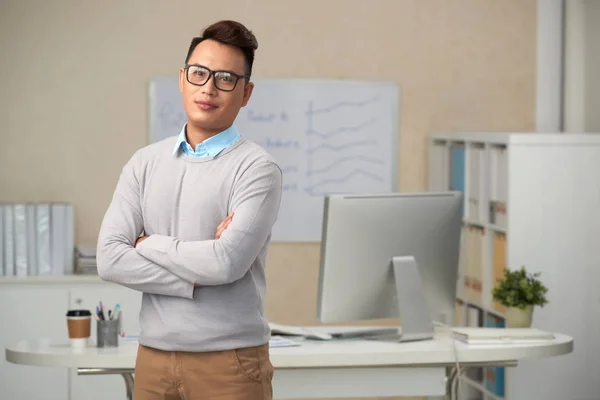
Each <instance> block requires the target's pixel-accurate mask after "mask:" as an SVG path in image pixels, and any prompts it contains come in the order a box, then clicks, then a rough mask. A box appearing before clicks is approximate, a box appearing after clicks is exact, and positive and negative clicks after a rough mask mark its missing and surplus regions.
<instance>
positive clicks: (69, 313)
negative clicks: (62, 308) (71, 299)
mask: <svg viewBox="0 0 600 400" xmlns="http://www.w3.org/2000/svg"><path fill="white" fill-rule="evenodd" d="M91 316H92V313H91V312H90V310H69V311H67V317H91Z"/></svg>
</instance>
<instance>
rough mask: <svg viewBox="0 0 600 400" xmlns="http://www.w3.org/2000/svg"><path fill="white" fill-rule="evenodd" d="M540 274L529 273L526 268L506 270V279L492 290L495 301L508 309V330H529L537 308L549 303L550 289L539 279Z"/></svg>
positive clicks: (506, 317)
mask: <svg viewBox="0 0 600 400" xmlns="http://www.w3.org/2000/svg"><path fill="white" fill-rule="evenodd" d="M539 276H540V273H539V272H538V273H535V274H532V273H529V272H527V269H526V268H525V266H522V267H521V269H516V270H512V271H511V270H509V269H508V268H506V269H505V270H504V278H503V279H499V280H498V284H497V285H496V287H494V289H493V290H492V296H493V298H494V300H495V301H497V302H498V303H500V304H502V305H503V306H505V307H506V311H505V313H504V316H505V319H506V327H507V328H529V327H530V326H531V321H532V317H533V308H534V307H535V306H540V307H543V306H544V305H546V303H548V299H547V298H546V293H547V292H548V289H547V288H546V286H544V284H543V283H542V282H541V281H540V280H539V279H538V278H539Z"/></svg>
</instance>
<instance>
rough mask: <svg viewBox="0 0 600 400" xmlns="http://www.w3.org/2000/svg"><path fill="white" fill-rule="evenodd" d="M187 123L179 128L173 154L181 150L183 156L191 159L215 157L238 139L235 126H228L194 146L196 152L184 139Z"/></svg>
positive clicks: (238, 134) (238, 135)
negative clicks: (185, 155)
mask: <svg viewBox="0 0 600 400" xmlns="http://www.w3.org/2000/svg"><path fill="white" fill-rule="evenodd" d="M186 126H187V123H186V124H184V125H183V128H181V132H180V133H179V136H178V137H177V141H176V142H175V148H174V149H173V154H174V155H175V154H177V152H178V151H179V149H181V150H182V151H183V152H184V153H185V154H187V155H188V156H192V157H215V156H216V155H217V154H219V153H220V152H222V151H223V150H225V149H226V148H228V147H229V146H231V145H232V144H234V143H235V142H237V141H238V139H239V138H240V133H239V132H238V130H237V127H236V126H235V125H232V126H230V127H229V128H227V129H225V130H224V131H223V132H220V133H218V134H216V135H215V136H211V137H209V138H208V139H206V140H204V141H203V142H202V143H199V144H198V145H196V150H194V149H192V146H191V145H190V144H189V143H188V142H187V140H186V137H185V128H186Z"/></svg>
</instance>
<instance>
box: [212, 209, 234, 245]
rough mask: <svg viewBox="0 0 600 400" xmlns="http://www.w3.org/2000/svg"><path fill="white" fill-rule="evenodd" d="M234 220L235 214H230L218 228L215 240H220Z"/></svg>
mask: <svg viewBox="0 0 600 400" xmlns="http://www.w3.org/2000/svg"><path fill="white" fill-rule="evenodd" d="M232 219H233V213H231V214H229V215H228V216H227V217H226V218H225V219H224V220H223V221H222V222H221V223H220V224H219V226H217V233H216V234H215V239H219V238H220V237H221V235H222V234H223V232H224V231H225V229H227V227H228V226H229V223H230V222H231V220H232Z"/></svg>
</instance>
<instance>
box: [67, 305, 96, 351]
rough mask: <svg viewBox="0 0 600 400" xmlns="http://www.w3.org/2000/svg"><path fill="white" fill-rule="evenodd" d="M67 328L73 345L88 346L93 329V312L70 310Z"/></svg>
mask: <svg viewBox="0 0 600 400" xmlns="http://www.w3.org/2000/svg"><path fill="white" fill-rule="evenodd" d="M67 328H68V331H69V339H70V340H71V346H72V347H75V348H83V347H87V344H88V340H89V338H90V334H91V330H92V313H91V312H90V311H89V310H69V311H68V312H67Z"/></svg>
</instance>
